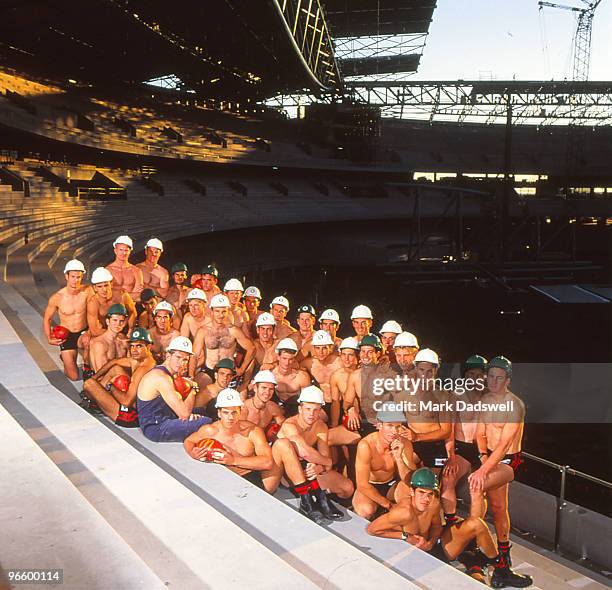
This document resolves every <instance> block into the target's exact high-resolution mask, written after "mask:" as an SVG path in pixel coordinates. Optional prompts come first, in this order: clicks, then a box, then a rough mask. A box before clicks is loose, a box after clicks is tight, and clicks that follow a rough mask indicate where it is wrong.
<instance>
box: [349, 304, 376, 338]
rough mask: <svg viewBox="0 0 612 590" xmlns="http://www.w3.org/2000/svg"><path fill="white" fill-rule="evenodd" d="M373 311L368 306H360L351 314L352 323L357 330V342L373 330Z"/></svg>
mask: <svg viewBox="0 0 612 590" xmlns="http://www.w3.org/2000/svg"><path fill="white" fill-rule="evenodd" d="M373 319H374V318H373V317H372V310H371V309H370V308H369V307H368V306H367V305H358V306H357V307H355V308H354V309H353V311H352V312H351V323H352V325H353V330H355V336H354V337H355V338H356V339H357V342H361V339H362V338H363V337H364V336H366V335H368V334H369V333H370V330H371V329H372V321H373Z"/></svg>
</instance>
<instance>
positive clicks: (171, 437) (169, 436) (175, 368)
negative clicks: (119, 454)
mask: <svg viewBox="0 0 612 590" xmlns="http://www.w3.org/2000/svg"><path fill="white" fill-rule="evenodd" d="M192 354H193V347H192V345H191V340H189V338H185V337H184V336H177V337H176V338H174V340H172V341H171V342H170V344H169V345H168V349H167V351H166V359H165V360H164V362H163V363H162V364H161V365H157V366H156V367H154V368H153V369H151V370H150V371H149V372H148V373H147V374H146V375H145V376H144V377H143V378H142V380H141V381H140V385H139V386H138V395H137V398H136V407H137V409H138V418H139V420H140V429H141V430H142V432H143V434H144V435H145V436H146V437H147V438H148V439H149V440H152V441H154V442H183V441H184V440H185V439H186V438H187V437H188V436H189V435H190V434H193V433H194V432H196V431H197V430H198V429H199V428H200V426H203V425H204V424H209V423H210V422H211V420H210V418H208V417H207V416H198V415H196V414H193V413H192V410H193V405H194V402H195V396H196V393H197V386H196V383H195V382H194V381H191V380H190V379H187V378H185V375H186V374H187V369H188V365H189V358H190V357H191V356H192Z"/></svg>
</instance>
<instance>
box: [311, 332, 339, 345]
mask: <svg viewBox="0 0 612 590" xmlns="http://www.w3.org/2000/svg"><path fill="white" fill-rule="evenodd" d="M311 342H312V345H313V346H327V345H328V344H332V345H333V344H334V341H333V340H332V337H331V336H330V334H329V332H328V331H327V330H317V331H316V332H315V333H314V334H313V335H312V340H311Z"/></svg>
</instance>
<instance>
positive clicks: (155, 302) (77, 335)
mask: <svg viewBox="0 0 612 590" xmlns="http://www.w3.org/2000/svg"><path fill="white" fill-rule="evenodd" d="M113 248H114V254H115V259H114V260H113V262H111V263H110V264H109V265H108V266H106V267H99V268H96V269H95V270H94V271H93V272H92V274H91V276H90V277H89V283H90V284H88V285H86V284H84V276H85V274H86V273H85V268H84V266H83V264H82V263H81V262H80V261H78V260H71V261H69V262H68V263H67V264H66V266H65V269H64V276H65V280H66V286H65V287H63V288H62V289H60V290H59V291H57V292H56V293H55V294H54V295H52V296H51V298H50V299H49V302H48V306H47V309H46V311H45V314H44V319H43V328H44V331H45V335H46V337H47V339H48V341H49V343H50V344H51V345H56V346H59V347H60V356H61V359H62V361H63V364H64V369H65V373H66V375H67V377H68V378H70V379H72V380H74V381H77V380H78V379H79V378H80V376H81V374H80V372H79V367H78V364H77V362H78V355H79V354H81V355H82V359H83V372H82V378H83V380H84V383H83V392H82V398H83V402H82V404H81V405H82V406H83V407H84V408H85V409H87V410H89V411H91V412H93V413H100V412H102V413H104V414H106V416H108V417H109V418H110V419H111V420H113V421H114V422H115V423H116V424H118V425H120V426H123V427H140V428H141V429H142V432H143V433H144V435H145V436H146V437H147V438H149V439H150V440H153V441H156V442H166V441H179V442H182V443H183V444H184V448H185V451H186V452H187V453H188V454H189V456H190V457H192V458H193V459H195V460H199V461H212V462H215V463H218V464H222V465H226V466H227V467H228V468H229V469H231V470H232V471H234V472H236V473H237V474H239V475H241V476H243V477H245V478H246V479H248V480H249V481H251V482H252V483H254V484H255V485H258V486H259V487H261V488H262V489H264V490H266V491H267V492H269V493H274V492H275V491H276V489H277V488H278V487H279V485H280V484H281V483H282V484H283V485H286V486H289V487H291V488H292V490H293V491H294V493H295V494H296V495H297V497H298V498H299V501H300V505H299V506H300V511H301V512H302V513H303V514H304V515H306V516H307V517H309V518H311V519H313V520H315V521H319V520H324V519H340V518H345V515H344V513H343V511H341V510H340V509H339V508H338V507H337V506H336V504H335V503H334V502H337V503H341V504H344V505H345V506H352V508H353V510H354V511H355V512H356V513H357V514H359V515H360V516H362V517H364V518H366V519H368V520H370V524H369V525H368V528H367V530H368V532H369V533H370V534H372V535H377V536H380V537H387V538H394V539H402V540H403V541H405V542H407V543H409V544H411V545H414V546H415V547H418V548H420V549H422V550H424V551H428V552H430V553H431V554H433V555H435V556H436V557H438V558H440V559H443V560H445V561H447V562H450V561H455V560H458V561H460V562H461V563H463V565H464V566H465V568H466V571H467V573H468V574H469V575H471V576H472V577H474V578H475V579H478V580H480V581H482V582H485V583H486V580H487V577H486V574H487V572H488V571H489V567H492V570H491V575H490V577H489V583H490V584H491V585H492V586H493V587H496V588H501V587H504V586H514V587H526V586H529V585H530V584H531V583H532V581H531V578H530V577H529V576H524V575H520V574H517V573H515V572H513V571H512V569H511V561H510V544H509V533H510V521H509V515H508V486H509V483H510V482H511V481H512V480H513V479H514V474H515V471H516V469H517V468H518V467H519V465H520V463H521V439H522V434H523V423H524V405H523V404H522V402H521V400H520V399H519V398H518V397H517V396H516V395H515V394H514V393H512V392H511V391H510V389H509V388H508V386H509V383H510V379H511V376H512V364H511V362H510V361H509V360H508V359H506V358H504V357H501V356H500V357H495V358H493V359H492V360H490V361H487V360H486V359H484V358H483V357H481V356H478V355H474V356H472V357H470V358H469V359H468V360H467V361H466V362H465V363H464V364H463V366H462V373H463V376H464V377H465V378H469V379H473V380H476V381H477V382H479V383H482V384H484V386H483V387H482V388H480V390H478V389H477V388H474V390H473V391H468V392H467V393H465V394H464V396H463V398H464V399H465V400H466V401H469V402H476V401H479V400H481V401H483V402H488V403H491V404H493V403H497V404H503V403H505V402H511V404H509V405H510V406H512V405H513V408H514V409H513V410H510V411H507V412H506V413H502V414H500V413H499V412H498V413H497V414H496V415H495V419H488V420H486V419H482V415H481V413H477V412H469V411H462V412H455V411H449V410H448V407H449V406H448V404H446V405H445V403H444V402H446V401H448V400H450V399H451V398H452V397H453V396H454V395H455V394H454V393H453V392H452V391H451V392H449V391H444V390H441V389H439V388H436V386H435V383H436V381H435V378H436V375H437V372H438V369H439V367H440V361H439V357H438V355H437V354H436V353H435V352H434V351H433V350H431V349H428V348H424V349H423V348H419V343H418V340H417V338H416V337H415V336H414V335H413V334H411V333H409V332H405V331H403V330H402V328H401V326H400V325H399V324H398V323H397V322H396V321H392V320H390V321H387V322H385V324H384V325H383V326H382V328H381V330H380V332H379V333H380V338H379V337H378V336H377V335H375V334H374V333H372V332H371V329H372V325H373V317H372V312H371V310H370V309H369V308H368V307H367V306H365V305H358V306H356V307H355V308H354V310H353V312H352V314H351V318H350V320H351V327H352V331H351V330H347V332H349V331H350V332H352V333H351V335H350V336H348V337H346V338H344V339H341V338H339V337H338V335H337V333H338V330H339V328H340V323H341V322H340V317H339V315H338V313H337V312H336V311H335V310H333V309H326V310H325V311H323V312H322V313H321V314H320V315H319V316H318V317H317V315H316V313H315V310H314V308H313V307H312V306H311V305H301V306H300V307H298V309H297V314H296V318H295V319H296V326H295V327H294V326H292V325H291V323H290V321H289V320H288V318H287V314H288V312H289V309H290V305H289V301H288V300H287V299H286V298H285V297H284V296H278V297H275V298H273V299H272V300H271V303H270V306H269V312H268V311H262V310H260V304H261V301H262V296H261V293H260V290H259V289H258V288H257V287H254V286H251V287H248V288H246V289H244V288H243V286H242V284H241V282H240V281H239V280H237V279H230V280H228V281H227V282H226V283H225V285H224V288H223V291H222V290H221V289H220V287H219V285H218V281H219V275H218V271H217V269H216V268H215V267H214V266H207V267H205V268H204V269H202V271H201V273H200V274H194V275H192V276H191V278H190V280H188V272H187V270H188V269H187V267H186V265H184V264H180V263H178V264H175V265H174V266H173V267H172V268H171V271H170V272H168V271H167V270H166V269H165V268H164V267H162V266H161V265H160V264H159V259H160V256H161V255H162V252H163V244H162V242H161V241H160V240H159V239H157V238H152V239H150V240H149V241H148V242H147V243H146V247H145V260H144V261H143V262H141V263H140V264H137V265H133V264H132V263H130V262H129V258H130V255H131V253H132V250H133V244H132V240H131V239H130V238H129V237H128V236H119V237H118V238H117V239H116V240H115V241H114V243H113ZM56 314H57V316H58V317H59V324H56V325H53V323H54V317H56ZM317 321H318V324H319V325H318V328H319V329H318V330H315V325H316V323H317ZM397 376H401V377H402V378H404V383H406V382H408V383H409V384H412V385H410V386H409V387H408V388H399V389H388V390H385V391H384V392H383V393H382V394H380V392H379V391H376V390H375V388H374V387H373V383H374V381H375V380H376V379H379V380H380V381H378V382H379V383H383V382H385V381H384V379H388V378H390V377H391V378H393V377H397ZM406 377H407V378H408V379H407V380H406ZM478 380H479V381H478ZM407 400H408V401H411V402H413V404H412V405H406V404H404V405H401V404H402V402H405V401H407ZM431 402H433V403H431ZM502 407H504V406H502ZM406 408H410V409H406ZM464 482H465V483H466V484H467V489H468V490H469V496H470V505H469V514H468V515H466V516H465V518H461V517H459V516H457V514H456V506H457V493H456V490H457V489H458V488H459V487H460V486H461V485H462V484H463V483H464ZM330 496H331V497H333V498H334V499H333V500H332V499H331V497H330ZM488 508H490V511H491V515H492V518H493V523H494V527H495V531H496V536H497V543H495V542H494V540H493V537H492V535H491V533H490V531H489V528H488V526H487V525H486V524H485V522H484V520H483V518H484V516H485V514H486V512H487V509H488Z"/></svg>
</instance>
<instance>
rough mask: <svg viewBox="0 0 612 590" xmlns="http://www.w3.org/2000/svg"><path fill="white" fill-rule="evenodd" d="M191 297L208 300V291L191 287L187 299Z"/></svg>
mask: <svg viewBox="0 0 612 590" xmlns="http://www.w3.org/2000/svg"><path fill="white" fill-rule="evenodd" d="M190 299H199V300H200V301H206V293H204V291H202V289H191V291H189V293H187V299H186V300H187V301H189V300H190Z"/></svg>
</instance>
